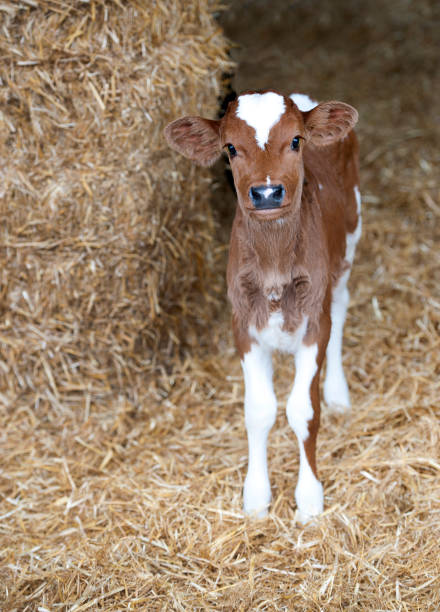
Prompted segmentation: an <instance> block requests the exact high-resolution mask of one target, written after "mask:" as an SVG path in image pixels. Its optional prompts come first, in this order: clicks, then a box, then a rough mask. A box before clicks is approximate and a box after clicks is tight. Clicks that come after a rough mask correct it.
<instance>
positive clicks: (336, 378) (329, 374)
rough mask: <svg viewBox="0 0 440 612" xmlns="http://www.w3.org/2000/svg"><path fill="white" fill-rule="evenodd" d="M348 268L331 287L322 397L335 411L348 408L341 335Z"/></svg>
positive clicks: (348, 297)
mask: <svg viewBox="0 0 440 612" xmlns="http://www.w3.org/2000/svg"><path fill="white" fill-rule="evenodd" d="M349 275H350V270H347V271H346V272H344V274H343V275H342V276H341V278H340V279H339V281H338V284H337V285H336V286H335V287H334V288H333V296H332V307H331V319H332V329H331V333H330V340H329V343H328V346H327V353H326V355H327V369H326V373H325V380H324V399H325V401H326V403H327V405H328V406H331V407H332V409H334V410H335V411H337V412H344V410H346V409H348V408H350V394H349V391H348V385H347V381H346V380H345V376H344V369H343V367H342V335H343V333H344V322H345V314H346V312H347V306H348V302H349V299H350V296H349V293H348V290H347V280H348V277H349Z"/></svg>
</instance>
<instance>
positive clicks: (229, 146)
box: [226, 143, 237, 157]
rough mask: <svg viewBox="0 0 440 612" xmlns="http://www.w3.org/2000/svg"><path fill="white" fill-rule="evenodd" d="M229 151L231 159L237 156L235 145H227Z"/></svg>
mask: <svg viewBox="0 0 440 612" xmlns="http://www.w3.org/2000/svg"><path fill="white" fill-rule="evenodd" d="M226 147H227V149H228V153H229V156H230V157H235V156H236V155H237V149H236V148H235V147H234V145H231V144H230V143H229V144H227V145H226Z"/></svg>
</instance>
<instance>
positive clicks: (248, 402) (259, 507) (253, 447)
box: [242, 343, 277, 518]
mask: <svg viewBox="0 0 440 612" xmlns="http://www.w3.org/2000/svg"><path fill="white" fill-rule="evenodd" d="M242 368H243V374H244V384H245V396H244V411H245V423H246V430H247V436H248V447H249V462H248V471H247V475H246V479H245V482H244V491H243V497H244V510H245V512H246V513H248V514H252V515H256V516H257V517H259V518H262V517H264V516H266V514H267V508H268V506H269V504H270V500H271V492H270V482H269V474H268V469H267V438H268V435H269V431H270V429H271V428H272V425H273V424H274V422H275V418H276V410H277V402H276V397H275V393H274V390H273V383H272V355H271V352H270V350H269V349H267V348H266V347H264V346H261V345H260V344H258V343H253V344H251V348H250V351H249V352H247V353H245V355H244V357H243V360H242Z"/></svg>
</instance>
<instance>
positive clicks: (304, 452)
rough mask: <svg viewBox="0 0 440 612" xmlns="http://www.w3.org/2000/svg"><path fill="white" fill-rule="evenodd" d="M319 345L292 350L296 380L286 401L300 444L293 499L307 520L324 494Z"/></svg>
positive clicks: (320, 505)
mask: <svg viewBox="0 0 440 612" xmlns="http://www.w3.org/2000/svg"><path fill="white" fill-rule="evenodd" d="M321 362H322V359H319V358H318V345H317V344H312V345H310V346H307V345H305V344H302V345H301V346H300V347H299V349H298V351H297V352H296V354H295V366H296V373H295V381H294V384H293V388H292V391H291V394H290V396H289V399H288V402H287V418H288V421H289V424H290V426H291V428H292V429H293V431H294V432H295V434H296V437H297V439H298V445H299V457H300V464H299V475H298V484H297V486H296V489H295V499H296V504H297V507H298V512H299V519H300V521H301V522H302V523H306V522H307V521H308V520H309V519H310V518H312V517H314V516H316V515H318V514H320V513H321V512H322V511H323V508H324V494H323V489H322V484H321V483H320V482H319V480H318V477H317V471H316V458H315V453H316V438H317V435H318V429H319V417H320V407H319V373H320V366H321Z"/></svg>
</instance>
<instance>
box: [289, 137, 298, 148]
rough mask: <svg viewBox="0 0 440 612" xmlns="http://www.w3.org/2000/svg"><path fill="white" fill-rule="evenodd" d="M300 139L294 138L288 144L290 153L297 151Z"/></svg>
mask: <svg viewBox="0 0 440 612" xmlns="http://www.w3.org/2000/svg"><path fill="white" fill-rule="evenodd" d="M300 138H301V136H295V138H294V139H293V140H292V142H291V143H290V148H291V149H292V151H298V149H299V141H300Z"/></svg>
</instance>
